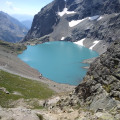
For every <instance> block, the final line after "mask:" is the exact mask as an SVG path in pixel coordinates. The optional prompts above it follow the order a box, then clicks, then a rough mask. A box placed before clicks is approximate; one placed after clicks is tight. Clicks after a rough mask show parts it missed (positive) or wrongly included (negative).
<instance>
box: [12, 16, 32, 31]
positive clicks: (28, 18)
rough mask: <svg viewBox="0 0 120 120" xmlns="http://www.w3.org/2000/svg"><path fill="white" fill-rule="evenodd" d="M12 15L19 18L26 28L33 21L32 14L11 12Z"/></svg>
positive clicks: (29, 26)
mask: <svg viewBox="0 0 120 120" xmlns="http://www.w3.org/2000/svg"><path fill="white" fill-rule="evenodd" d="M11 16H12V17H14V18H15V19H17V20H19V21H20V22H21V23H22V24H23V25H24V26H25V27H26V28H28V29H30V28H31V25H32V21H33V17H34V16H33V15H26V14H12V15H11Z"/></svg>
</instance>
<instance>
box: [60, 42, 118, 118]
mask: <svg viewBox="0 0 120 120" xmlns="http://www.w3.org/2000/svg"><path fill="white" fill-rule="evenodd" d="M76 104H78V105H79V106H81V107H83V106H85V107H86V108H87V109H90V110H93V111H104V110H106V111H111V112H113V111H116V112H115V114H119V110H120V108H119V106H120V40H118V41H115V42H114V43H113V44H112V45H111V46H110V47H109V48H108V49H107V52H105V53H104V54H102V55H101V56H100V57H99V58H97V59H96V60H95V61H94V62H93V63H92V64H91V65H90V69H89V71H88V72H87V75H86V76H85V78H84V80H83V81H82V82H81V83H80V84H79V85H78V86H77V87H76V88H75V90H74V91H73V93H71V94H70V95H69V97H67V98H66V99H64V100H61V103H60V106H61V107H64V106H65V105H70V106H76ZM119 119H120V118H119ZM115 120H116V119H115Z"/></svg>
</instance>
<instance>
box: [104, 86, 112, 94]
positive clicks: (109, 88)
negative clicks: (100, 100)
mask: <svg viewBox="0 0 120 120" xmlns="http://www.w3.org/2000/svg"><path fill="white" fill-rule="evenodd" d="M103 88H104V89H105V90H106V91H107V92H108V93H110V91H111V87H110V85H103Z"/></svg>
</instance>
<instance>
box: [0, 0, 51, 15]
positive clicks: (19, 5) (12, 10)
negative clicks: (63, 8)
mask: <svg viewBox="0 0 120 120" xmlns="http://www.w3.org/2000/svg"><path fill="white" fill-rule="evenodd" d="M52 1H53V0H0V11H3V12H6V13H8V14H10V15H12V14H27V15H32V16H33V15H35V14H37V13H38V12H39V11H40V10H41V8H42V7H44V6H45V5H47V4H48V3H50V2H52Z"/></svg>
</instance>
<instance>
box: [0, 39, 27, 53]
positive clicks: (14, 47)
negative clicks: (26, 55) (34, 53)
mask: <svg viewBox="0 0 120 120" xmlns="http://www.w3.org/2000/svg"><path fill="white" fill-rule="evenodd" d="M0 47H4V48H6V49H8V50H10V51H11V52H14V53H17V54H20V53H22V51H24V50H25V49H26V46H25V45H23V44H20V43H16V44H14V43H9V42H5V41H2V40H0Z"/></svg>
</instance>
